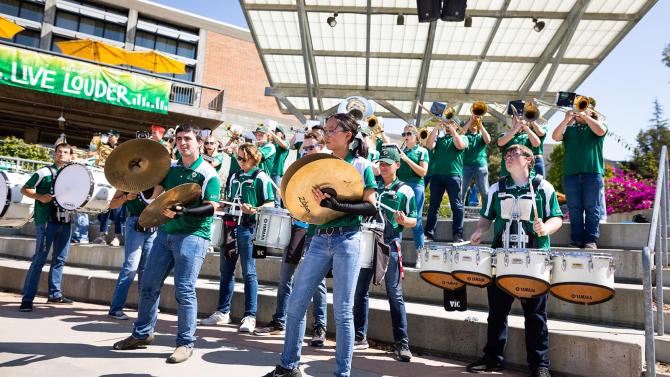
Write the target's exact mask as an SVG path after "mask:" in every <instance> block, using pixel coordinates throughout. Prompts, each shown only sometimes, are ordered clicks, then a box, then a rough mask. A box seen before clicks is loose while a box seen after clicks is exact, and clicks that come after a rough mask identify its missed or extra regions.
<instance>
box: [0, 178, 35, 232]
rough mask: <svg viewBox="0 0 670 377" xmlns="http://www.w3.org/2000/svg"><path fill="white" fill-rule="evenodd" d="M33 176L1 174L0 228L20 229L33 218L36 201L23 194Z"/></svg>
mask: <svg viewBox="0 0 670 377" xmlns="http://www.w3.org/2000/svg"><path fill="white" fill-rule="evenodd" d="M30 176H31V174H26V173H19V172H8V171H2V172H0V214H1V215H0V226H3V227H11V228H20V227H22V226H24V225H25V224H27V223H28V222H29V221H30V220H31V219H32V217H33V212H34V210H35V200H34V199H30V198H29V197H27V196H25V195H23V194H21V188H22V187H23V185H25V183H26V182H27V181H28V179H30Z"/></svg>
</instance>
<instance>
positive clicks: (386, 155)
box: [379, 146, 400, 165]
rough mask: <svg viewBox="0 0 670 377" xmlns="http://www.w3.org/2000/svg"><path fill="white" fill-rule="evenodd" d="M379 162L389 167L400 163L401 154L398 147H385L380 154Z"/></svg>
mask: <svg viewBox="0 0 670 377" xmlns="http://www.w3.org/2000/svg"><path fill="white" fill-rule="evenodd" d="M379 161H380V162H385V163H387V164H389V165H393V164H395V163H396V162H400V153H399V152H398V148H397V147H395V146H394V147H383V148H382V150H381V152H380V153H379Z"/></svg>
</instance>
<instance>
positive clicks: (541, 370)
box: [530, 367, 551, 377]
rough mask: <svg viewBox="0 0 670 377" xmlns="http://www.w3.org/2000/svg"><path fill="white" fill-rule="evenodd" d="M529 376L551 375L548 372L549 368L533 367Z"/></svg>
mask: <svg viewBox="0 0 670 377" xmlns="http://www.w3.org/2000/svg"><path fill="white" fill-rule="evenodd" d="M530 377H551V373H549V368H545V367H540V368H537V369H535V370H534V371H533V373H531V374H530Z"/></svg>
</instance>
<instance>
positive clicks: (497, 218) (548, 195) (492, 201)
mask: <svg viewBox="0 0 670 377" xmlns="http://www.w3.org/2000/svg"><path fill="white" fill-rule="evenodd" d="M499 183H500V182H498V183H494V184H493V185H491V187H490V188H489V192H488V195H487V196H486V199H485V200H484V205H483V206H482V209H481V210H480V214H481V216H482V217H484V218H486V219H488V220H491V221H493V222H494V223H493V234H494V235H498V234H501V233H502V232H503V231H504V229H505V225H506V224H507V221H508V220H504V219H503V218H502V217H501V215H500V213H501V212H500V211H501V206H500V200H501V198H500V197H499V194H500V190H499V187H498V185H499ZM505 185H506V191H505V192H506V193H507V194H510V195H513V196H514V197H516V198H518V197H521V196H522V195H530V186H529V185H528V184H526V185H524V186H516V185H514V182H513V181H512V178H510V177H507V179H506V180H505ZM535 204H536V206H537V214H538V216H539V217H541V218H542V220H543V221H545V222H546V221H547V220H548V219H550V218H552V217H563V213H562V212H561V208H560V206H559V204H558V199H557V197H556V191H555V190H554V186H552V185H551V183H549V181H547V180H545V179H542V181H541V182H540V184H539V185H538V187H537V190H536V191H535ZM534 221H535V215H534V213H533V212H532V211H531V214H530V221H524V222H525V223H527V226H526V227H525V228H526V229H530V230H531V233H532V236H533V237H534V238H535V239H537V245H538V249H549V248H550V245H551V240H550V238H549V236H542V237H539V236H538V235H537V233H535V232H534V231H533V230H532V228H533V222H534Z"/></svg>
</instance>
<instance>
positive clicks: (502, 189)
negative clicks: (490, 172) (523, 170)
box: [498, 175, 507, 194]
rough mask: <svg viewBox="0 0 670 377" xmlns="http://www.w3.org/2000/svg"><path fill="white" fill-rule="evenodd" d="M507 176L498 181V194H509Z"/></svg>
mask: <svg viewBox="0 0 670 377" xmlns="http://www.w3.org/2000/svg"><path fill="white" fill-rule="evenodd" d="M506 182H507V176H506V175H504V176H502V177H501V178H500V180H499V181H498V193H503V194H504V193H506V192H507V183H506Z"/></svg>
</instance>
